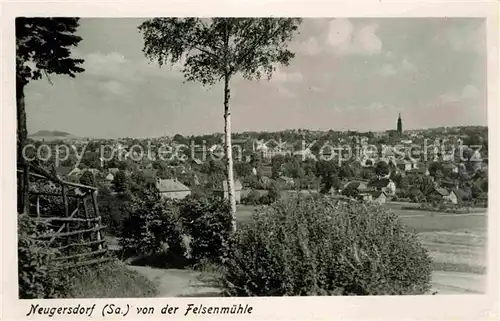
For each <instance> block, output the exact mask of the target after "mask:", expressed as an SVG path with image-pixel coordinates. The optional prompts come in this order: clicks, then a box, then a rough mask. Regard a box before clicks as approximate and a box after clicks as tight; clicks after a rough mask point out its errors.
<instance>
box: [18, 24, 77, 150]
mask: <svg viewBox="0 0 500 321" xmlns="http://www.w3.org/2000/svg"><path fill="white" fill-rule="evenodd" d="M78 20H79V19H78V18H26V17H18V18H16V87H17V90H16V100H17V116H18V117H17V122H18V124H17V125H18V128H17V134H18V158H19V160H20V158H21V157H22V154H21V151H22V147H23V146H24V144H25V141H26V139H27V136H28V130H27V127H26V110H25V102H24V87H25V86H26V85H27V84H28V83H29V82H30V81H32V80H37V79H40V78H42V77H43V76H45V77H47V78H48V77H49V75H50V74H58V75H68V76H70V77H73V78H74V77H75V75H76V74H77V73H81V72H83V71H84V69H83V68H82V67H81V64H82V63H83V60H82V59H74V58H71V47H76V46H77V45H78V44H79V43H80V41H81V40H82V38H81V37H79V36H77V35H74V33H75V32H76V30H77V28H78ZM49 81H50V79H49Z"/></svg>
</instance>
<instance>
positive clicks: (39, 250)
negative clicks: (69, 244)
mask: <svg viewBox="0 0 500 321" xmlns="http://www.w3.org/2000/svg"><path fill="white" fill-rule="evenodd" d="M48 231H49V226H47V225H46V224H43V223H41V222H35V221H34V219H32V218H30V217H29V216H27V215H25V214H22V215H19V219H18V268H19V297H20V298H21V299H45V298H57V297H61V296H62V295H63V294H64V288H65V287H64V284H65V283H64V279H63V278H62V277H61V275H59V273H58V272H57V271H56V269H55V268H56V265H55V264H54V260H53V258H54V257H55V256H56V255H57V254H58V252H57V250H55V249H53V248H50V247H48V246H47V244H46V243H44V242H42V241H39V240H36V237H38V236H40V235H41V234H44V233H47V232H48Z"/></svg>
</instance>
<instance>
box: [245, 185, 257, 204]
mask: <svg viewBox="0 0 500 321" xmlns="http://www.w3.org/2000/svg"><path fill="white" fill-rule="evenodd" d="M241 203H242V204H245V205H259V204H260V193H259V192H258V191H256V190H255V189H252V190H251V191H250V192H249V193H248V195H247V196H246V197H245V198H243V199H242V200H241Z"/></svg>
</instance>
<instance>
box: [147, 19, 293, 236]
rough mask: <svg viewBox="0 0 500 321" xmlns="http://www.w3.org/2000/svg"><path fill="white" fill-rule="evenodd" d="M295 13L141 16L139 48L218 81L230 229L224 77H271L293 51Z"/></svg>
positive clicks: (191, 75) (193, 75) (188, 74)
mask: <svg viewBox="0 0 500 321" xmlns="http://www.w3.org/2000/svg"><path fill="white" fill-rule="evenodd" d="M301 21H302V19H298V18H211V19H206V18H155V19H150V20H147V21H145V22H143V23H142V24H141V25H140V26H139V31H140V32H141V33H142V34H143V37H144V48H143V52H144V54H145V55H146V57H147V58H148V59H150V60H151V61H154V62H157V63H158V65H159V66H160V67H161V66H162V65H166V64H169V65H173V64H175V63H180V64H181V65H182V70H181V71H182V73H183V74H184V78H185V79H186V81H197V82H199V83H201V84H202V85H203V86H211V85H214V84H215V83H217V82H219V81H221V80H223V81H224V134H225V142H224V147H225V153H224V158H225V163H226V164H225V165H226V170H227V171H226V176H227V181H228V188H229V203H230V215H231V219H232V220H231V225H230V228H231V230H233V231H234V230H236V200H235V197H234V194H235V193H234V178H233V158H232V157H231V153H232V146H231V130H230V128H231V126H230V125H231V121H230V112H229V111H230V105H229V101H230V81H231V77H232V76H234V75H236V74H237V73H239V74H241V75H242V76H243V78H245V79H249V80H251V79H260V78H262V76H267V78H268V79H270V78H271V77H272V74H273V72H274V71H275V70H276V65H278V64H280V65H284V66H287V65H288V64H289V63H290V60H291V59H292V58H293V57H294V56H295V54H294V53H293V52H291V51H290V50H289V49H288V42H289V41H290V40H291V39H292V37H293V35H294V34H295V32H296V31H297V29H298V26H299V25H300V23H301Z"/></svg>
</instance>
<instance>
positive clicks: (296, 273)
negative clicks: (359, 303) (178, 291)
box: [220, 196, 431, 296]
mask: <svg viewBox="0 0 500 321" xmlns="http://www.w3.org/2000/svg"><path fill="white" fill-rule="evenodd" d="M430 278H431V260H430V257H429V255H428V254H427V251H426V250H425V249H424V248H423V247H422V245H421V244H420V242H419V240H418V239H417V236H416V234H413V233H410V232H409V231H407V230H406V229H405V227H404V226H403V224H402V223H401V222H400V220H399V219H398V217H397V215H396V214H394V213H392V212H390V211H388V210H386V209H384V208H383V207H380V206H377V205H373V204H363V203H352V202H348V203H347V202H338V201H334V200H333V199H331V198H329V197H324V196H313V197H306V198H301V197H300V196H299V197H297V198H295V199H292V200H287V202H277V203H275V204H274V205H272V206H268V207H264V208H262V209H260V211H258V212H256V213H255V214H254V217H253V220H252V221H251V222H249V223H248V225H246V226H244V227H242V228H240V229H239V230H238V231H237V232H236V234H235V235H234V238H233V239H232V240H231V245H230V250H229V253H228V258H227V260H226V261H225V263H224V272H223V274H222V277H221V280H220V281H221V284H222V287H223V288H224V292H225V294H226V295H229V296H284V295H380V294H391V295H400V294H421V293H425V292H426V291H428V290H429V288H430Z"/></svg>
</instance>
